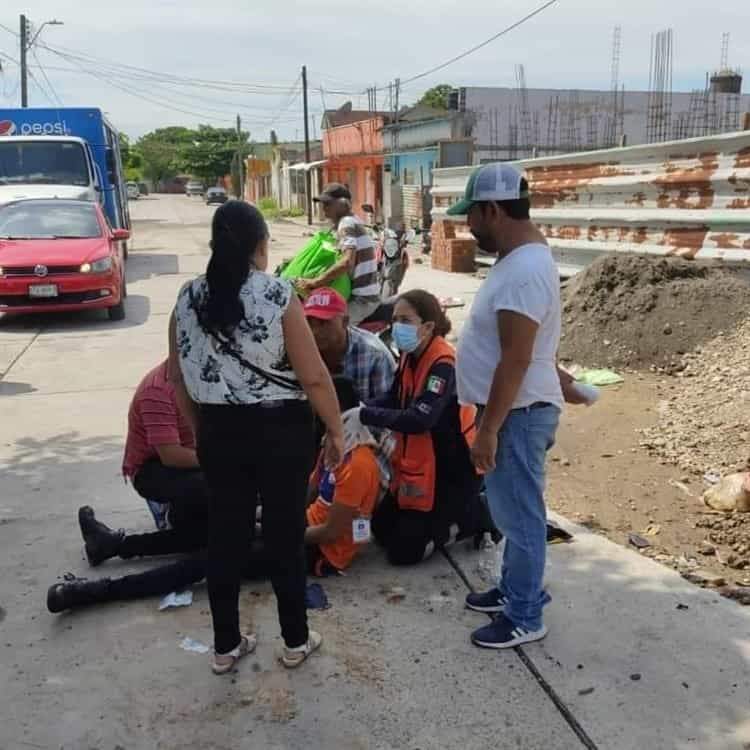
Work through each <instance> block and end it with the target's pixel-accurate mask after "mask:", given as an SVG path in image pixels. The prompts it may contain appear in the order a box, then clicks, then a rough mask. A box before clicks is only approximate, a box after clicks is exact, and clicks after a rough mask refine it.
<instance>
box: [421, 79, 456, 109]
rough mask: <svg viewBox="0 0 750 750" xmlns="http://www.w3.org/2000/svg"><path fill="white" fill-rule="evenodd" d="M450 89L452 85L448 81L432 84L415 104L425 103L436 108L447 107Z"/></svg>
mask: <svg viewBox="0 0 750 750" xmlns="http://www.w3.org/2000/svg"><path fill="white" fill-rule="evenodd" d="M452 91H453V86H451V85H450V84H449V83H441V84H440V85H439V86H433V87H432V88H431V89H428V90H427V91H425V92H424V94H422V98H421V99H420V100H419V101H418V102H417V104H426V105H427V106H428V107H435V108H437V109H448V97H449V96H450V94H451V92H452Z"/></svg>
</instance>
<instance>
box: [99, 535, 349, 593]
mask: <svg viewBox="0 0 750 750" xmlns="http://www.w3.org/2000/svg"><path fill="white" fill-rule="evenodd" d="M167 534H169V532H166V531H163V532H155V533H154V534H153V535H152V536H154V537H159V535H164V536H162V537H161V538H163V539H168V538H169V537H167V536H165V535H167ZM165 546H166V545H165ZM174 551H175V552H181V551H183V550H174ZM305 552H306V567H307V571H308V572H309V573H310V575H314V576H327V575H335V574H337V573H338V571H337V570H336V569H335V568H334V567H333V566H332V565H331V564H330V563H329V562H328V561H327V560H326V559H325V557H323V555H322V553H321V551H320V547H318V546H317V545H310V546H308V547H307V548H306V550H305ZM158 554H167V553H161V552H160V553H158ZM206 567H207V566H206V550H201V551H200V552H199V553H196V554H194V555H192V556H191V557H187V558H185V559H184V560H177V561H176V562H172V563H166V564H165V565H160V566H159V567H157V568H151V569H150V570H145V571H143V572H141V573H132V574H130V575H126V576H122V577H120V578H109V579H107V580H108V582H109V583H108V585H107V586H100V587H98V588H97V589H96V592H95V594H94V592H93V591H92V597H93V596H96V598H95V599H92V602H91V603H93V601H98V602H102V603H104V602H116V601H131V600H133V599H144V598H146V597H148V596H162V595H164V594H169V593H170V592H172V591H181V590H183V589H186V588H187V587H188V586H191V585H192V584H194V583H198V582H199V581H202V580H203V579H204V578H205V577H206ZM270 571H271V564H270V562H269V556H268V553H267V549H266V547H265V545H264V544H263V542H262V540H258V539H256V540H253V541H252V542H251V541H250V540H248V544H247V546H246V548H245V554H244V560H243V563H242V571H241V572H242V577H243V578H246V579H249V580H254V581H257V580H262V579H267V578H268V577H269V576H270ZM92 583H93V584H98V583H99V582H98V581H92Z"/></svg>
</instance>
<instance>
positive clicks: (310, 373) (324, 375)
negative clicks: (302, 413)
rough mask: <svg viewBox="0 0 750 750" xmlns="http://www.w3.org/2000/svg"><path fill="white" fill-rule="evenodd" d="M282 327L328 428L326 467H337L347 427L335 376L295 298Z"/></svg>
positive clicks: (292, 358)
mask: <svg viewBox="0 0 750 750" xmlns="http://www.w3.org/2000/svg"><path fill="white" fill-rule="evenodd" d="M282 326H283V328H284V340H285V343H286V351H287V355H288V356H289V362H290V363H291V365H292V368H293V369H294V372H295V373H296V375H297V378H298V379H299V382H300V384H301V385H302V387H303V388H304V390H305V393H306V394H307V397H308V398H309V399H310V403H311V404H312V407H313V409H315V411H316V412H317V413H318V416H319V417H320V418H321V419H322V420H323V424H325V426H326V430H327V435H326V441H325V458H326V465H327V466H328V467H329V468H334V467H335V466H337V465H338V464H339V463H340V462H341V459H342V458H343V455H344V428H343V426H342V424H341V411H340V410H339V402H338V398H337V397H336V390H335V389H334V387H333V381H332V380H331V376H330V374H329V372H328V370H327V369H326V366H325V364H323V359H322V357H321V356H320V352H319V351H318V347H317V346H316V344H315V339H314V338H313V335H312V331H311V330H310V326H309V325H308V324H307V320H306V319H305V314H304V312H303V310H302V305H301V304H300V301H299V299H297V297H296V296H294V295H293V296H292V298H291V300H290V302H289V306H288V307H287V309H286V312H285V313H284V317H283V319H282Z"/></svg>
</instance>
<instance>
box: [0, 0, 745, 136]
mask: <svg viewBox="0 0 750 750" xmlns="http://www.w3.org/2000/svg"><path fill="white" fill-rule="evenodd" d="M544 3H545V0H463V1H462V2H456V0H407V2H404V0H383V1H382V2H381V3H376V2H366V3H352V2H343V0H305V2H302V1H301V0H284V1H283V2H276V3H268V2H265V3H259V2H258V1H257V0H254V1H253V0H221V2H207V1H206V0H199V1H196V0H127V2H125V3H123V2H121V0H118V2H113V1H112V0H100V1H99V2H94V1H93V0H64V1H62V2H61V0H55V2H52V1H51V0H26V2H25V3H24V4H23V5H15V0H10V1H9V0H4V2H3V3H2V7H0V25H2V26H6V27H9V28H10V29H11V30H12V31H15V32H17V30H18V27H19V15H20V13H25V14H26V15H27V16H28V17H29V18H30V19H31V20H32V21H33V22H34V23H35V24H37V27H38V25H39V24H41V23H42V22H44V21H48V20H50V19H52V18H57V19H59V20H61V21H63V23H64V25H63V26H47V27H46V28H44V29H43V31H42V33H41V34H40V36H39V42H40V44H38V45H36V46H35V48H34V49H33V50H32V52H30V54H29V63H30V65H31V72H32V74H33V80H32V81H30V83H29V99H30V106H49V104H50V101H52V102H55V101H56V99H55V96H57V97H58V98H59V101H60V102H62V105H63V106H96V107H100V108H101V109H103V110H104V111H105V112H107V113H108V115H109V117H110V119H111V120H112V121H113V123H114V124H115V125H116V126H117V127H118V128H119V129H120V130H122V131H124V132H125V133H127V134H128V135H129V136H131V138H137V137H138V136H140V135H143V134H144V133H146V132H148V131H151V130H153V129H155V128H158V127H164V126H168V125H186V126H196V125H198V124H199V123H206V124H209V125H214V126H233V125H234V122H235V118H236V116H237V114H240V116H241V118H242V122H243V129H244V130H249V131H250V134H251V138H252V139H254V140H257V141H264V140H267V139H268V136H269V133H270V130H271V129H272V128H273V129H275V130H276V132H277V133H278V134H279V136H280V137H281V138H289V139H296V138H301V137H302V134H303V128H304V118H303V114H302V98H301V96H300V95H299V91H300V85H299V74H300V69H301V67H302V65H307V67H308V70H309V80H310V97H309V101H310V112H311V121H312V125H311V135H317V134H318V129H319V127H320V114H321V112H322V110H323V107H324V106H326V107H328V108H332V107H337V106H340V105H341V104H343V103H344V102H345V101H347V100H352V101H353V104H354V106H355V107H360V108H363V109H366V108H367V105H368V99H367V96H366V94H363V93H362V92H363V91H364V90H365V89H367V88H368V87H371V86H383V87H386V88H387V86H388V83H389V82H390V81H393V80H394V79H395V78H397V77H399V78H401V79H402V80H405V79H407V78H410V77H412V76H415V75H417V74H419V73H421V72H423V71H426V70H429V69H430V68H432V67H434V66H436V65H439V64H440V63H442V62H445V61H446V60H449V59H450V58H452V57H454V56H456V55H458V54H459V53H461V52H463V51H465V50H467V49H469V48H471V47H473V46H474V45H476V44H478V43H480V42H482V41H484V40H485V39H487V38H488V37H489V36H491V35H492V34H495V33H497V32H499V31H501V30H502V29H504V28H505V27H507V26H509V25H511V24H512V23H514V22H515V21H517V20H519V19H521V18H522V17H524V16H525V15H527V14H528V13H530V12H532V11H533V10H535V9H536V8H538V7H540V6H541V5H543V4H544ZM14 6H15V7H14ZM748 7H749V4H748V0H714V1H713V2H707V1H706V0H661V2H654V0H556V2H555V3H554V4H553V5H551V6H550V7H549V8H547V9H546V10H544V11H543V12H542V13H540V14H539V15H537V16H536V17H534V18H533V19H531V20H529V21H528V22H526V23H524V24H523V25H521V26H520V27H518V28H516V29H515V30H513V31H511V32H509V33H508V34H507V35H505V36H503V37H501V38H500V39H497V40H496V41H494V42H492V43H491V44H488V45H487V46H485V47H483V48H482V49H481V50H479V51H477V52H475V53H474V54H471V55H469V56H468V57H466V58H464V59H462V60H460V61H458V62H456V63H454V64H452V65H450V66H448V67H446V68H445V69H443V70H441V71H439V72H437V73H435V74H432V75H429V76H426V77H424V78H421V79H419V80H417V81H414V82H413V83H410V84H408V85H405V86H404V87H403V90H402V93H401V99H400V101H401V103H402V104H410V103H413V102H415V101H416V100H417V99H418V98H419V96H420V95H421V93H422V92H423V91H424V90H425V89H427V88H429V87H430V86H432V85H435V84H438V83H449V84H452V85H455V86H471V85H478V86H479V85H481V86H511V87H512V86H515V70H514V66H515V65H516V64H518V63H522V64H523V65H524V66H525V73H526V82H527V86H528V87H529V88H553V87H559V88H580V89H590V88H599V89H605V90H608V89H609V88H610V82H611V59H612V38H613V30H614V27H615V26H618V25H619V26H620V27H621V29H622V51H621V58H620V76H619V80H620V82H621V83H622V84H624V85H625V88H626V90H627V89H630V90H633V89H640V90H647V89H648V80H649V59H650V45H651V35H652V34H654V33H656V32H658V31H661V30H662V29H665V28H672V29H673V34H674V74H673V88H674V90H675V91H690V90H691V89H694V88H700V87H702V86H703V84H704V79H705V73H706V71H707V70H709V69H714V68H716V67H718V65H719V61H720V55H721V43H722V34H723V33H724V32H726V31H729V32H731V37H730V42H729V63H730V66H731V67H736V68H740V69H743V70H744V71H746V72H747V74H748V76H750V24H748V19H749V18H750V10H748ZM2 26H0V63H1V64H2V72H0V107H4V106H12V107H15V106H20V91H19V89H18V78H19V76H18V66H17V65H16V63H15V62H14V60H15V61H17V60H18V58H19V50H18V37H17V36H16V35H14V34H13V33H9V32H8V31H6V30H4V29H3V28H2ZM42 45H49V47H52V48H54V49H55V50H56V51H57V52H52V51H51V50H49V49H45V48H44V47H43V46H42ZM60 53H62V54H63V55H65V56H66V57H61V56H60ZM71 55H75V56H85V57H86V58H88V59H87V60H84V61H81V60H80V59H78V57H73V58H71ZM92 57H93V58H97V60H100V61H103V63H105V64H108V65H114V66H116V67H117V70H118V71H119V77H113V75H112V72H111V71H112V69H111V68H109V69H107V68H103V67H102V65H100V64H98V63H95V62H91V61H90V58H92ZM124 65H128V66H133V67H137V68H142V69H146V70H148V71H158V72H159V73H160V74H170V75H174V76H181V77H183V78H188V79H193V81H191V82H188V85H176V84H174V83H166V84H165V83H156V82H153V81H144V80H139V79H138V77H141V76H140V74H138V73H136V78H134V77H133V73H134V71H128V70H127V69H123V68H122V67H121V66H124ZM123 72H124V73H125V74H126V75H130V77H128V78H123V77H122V73H123ZM45 74H46V79H45ZM141 78H142V77H141ZM194 79H201V80H209V81H216V82H220V83H221V82H223V84H224V87H225V88H228V89H231V90H217V89H216V88H209V87H207V86H205V85H200V84H198V83H197V82H194ZM248 84H253V85H254V86H253V87H252V88H251V87H250V86H248ZM50 88H51V89H53V90H54V92H53V91H50ZM238 88H241V90H240V91H238V90H237V89H238ZM42 89H43V90H44V92H43V91H42ZM321 89H322V90H321ZM748 90H750V89H749V87H748V84H747V83H745V85H744V86H743V91H745V92H747V91H748ZM335 91H342V92H350V93H346V94H337V93H333V92H335ZM387 99H388V92H387V90H386V91H381V92H379V93H378V104H379V105H380V106H381V107H382V106H384V105H386V106H387V104H388V101H387Z"/></svg>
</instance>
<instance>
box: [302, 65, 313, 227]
mask: <svg viewBox="0 0 750 750" xmlns="http://www.w3.org/2000/svg"><path fill="white" fill-rule="evenodd" d="M302 102H303V108H304V117H305V198H306V200H307V223H308V225H310V224H312V188H311V184H312V181H311V179H310V177H311V175H310V168H309V167H308V166H307V165H308V164H310V119H309V117H308V115H307V65H303V66H302Z"/></svg>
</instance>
